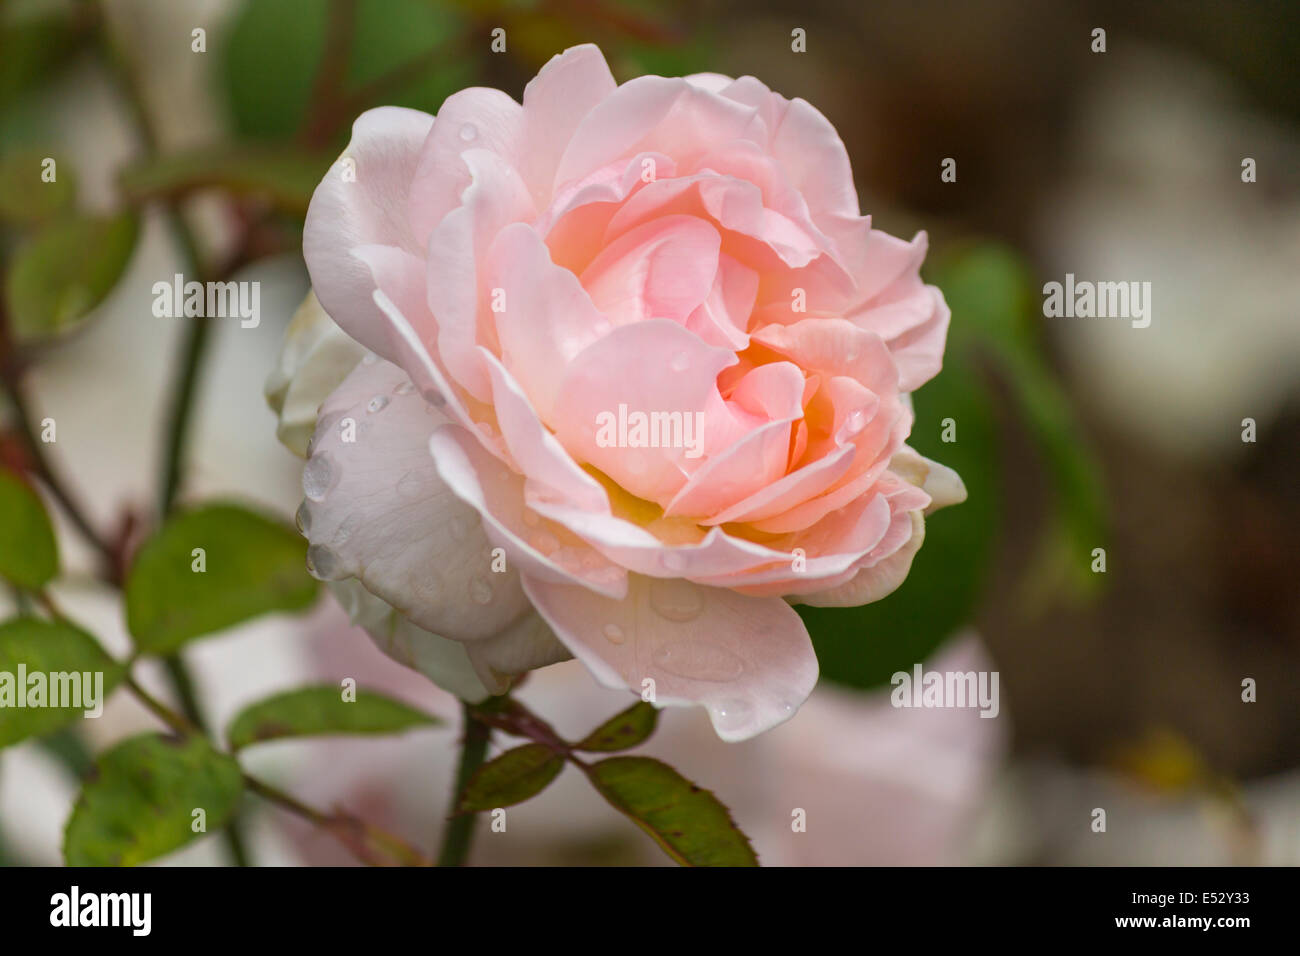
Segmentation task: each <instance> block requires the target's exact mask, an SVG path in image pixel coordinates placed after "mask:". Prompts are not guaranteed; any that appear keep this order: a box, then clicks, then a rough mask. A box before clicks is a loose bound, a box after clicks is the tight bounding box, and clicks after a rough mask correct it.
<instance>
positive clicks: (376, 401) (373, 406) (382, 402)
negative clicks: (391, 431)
mask: <svg viewBox="0 0 1300 956" xmlns="http://www.w3.org/2000/svg"><path fill="white" fill-rule="evenodd" d="M387 406H388V396H387V395H376V396H375V397H374V398H372V399H371V400H370V401H368V402H367V403H366V411H368V412H369V413H370V414H372V415H373V414H374V413H375V412H382V411H383V410H384V409H385V408H386V407H387Z"/></svg>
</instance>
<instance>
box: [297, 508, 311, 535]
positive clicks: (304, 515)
mask: <svg viewBox="0 0 1300 956" xmlns="http://www.w3.org/2000/svg"><path fill="white" fill-rule="evenodd" d="M293 523H294V524H296V525H297V526H298V530H299V531H300V532H302V533H303V534H304V535H306V534H307V533H308V532H309V531H311V509H310V508H308V507H307V502H305V501H304V502H303V503H302V504H300V505H299V506H298V510H297V511H296V512H294V515H293Z"/></svg>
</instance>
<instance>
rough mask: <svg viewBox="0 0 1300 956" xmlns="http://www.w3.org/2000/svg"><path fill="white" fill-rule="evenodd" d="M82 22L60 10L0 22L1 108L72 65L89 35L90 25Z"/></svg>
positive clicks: (83, 19) (84, 21)
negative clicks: (0, 52)
mask: <svg viewBox="0 0 1300 956" xmlns="http://www.w3.org/2000/svg"><path fill="white" fill-rule="evenodd" d="M3 12H5V13H8V11H3ZM81 19H82V21H83V22H78V20H77V19H74V17H71V16H68V15H66V13H65V12H63V11H59V12H56V13H51V14H48V15H29V16H13V17H7V18H5V19H4V20H3V22H0V51H3V55H0V107H9V106H10V105H11V103H12V102H13V101H15V100H17V99H18V98H19V96H20V95H21V94H22V93H24V92H26V91H27V90H28V89H29V88H30V87H32V86H35V85H37V84H39V83H48V82H49V80H50V74H51V73H53V72H54V71H55V70H57V69H59V68H61V67H63V66H65V65H66V64H68V63H70V62H72V60H73V59H74V56H73V54H74V53H76V51H77V49H78V47H79V46H80V45H81V44H83V43H84V42H85V41H86V40H88V39H89V38H90V35H91V30H89V29H88V27H89V26H90V23H89V22H87V21H86V18H84V17H83V18H81Z"/></svg>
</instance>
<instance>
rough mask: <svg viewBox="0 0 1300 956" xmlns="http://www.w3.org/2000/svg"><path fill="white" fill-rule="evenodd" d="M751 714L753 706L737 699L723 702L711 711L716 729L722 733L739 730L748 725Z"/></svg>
mask: <svg viewBox="0 0 1300 956" xmlns="http://www.w3.org/2000/svg"><path fill="white" fill-rule="evenodd" d="M753 713H754V708H753V705H751V704H750V703H749V701H747V700H741V699H739V698H733V699H730V700H724V701H722V702H721V703H719V704H718V705H717V706H716V707H715V708H714V709H713V714H714V716H715V717H716V718H717V724H718V728H719V729H720V730H724V731H728V730H740V729H741V728H742V727H744V726H745V725H746V724H747V723H749V720H750V717H751V715H752V714H753Z"/></svg>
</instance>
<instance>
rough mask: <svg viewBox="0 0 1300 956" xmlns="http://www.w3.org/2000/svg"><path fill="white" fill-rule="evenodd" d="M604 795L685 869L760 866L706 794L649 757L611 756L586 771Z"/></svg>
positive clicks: (718, 805) (714, 799) (727, 814)
mask: <svg viewBox="0 0 1300 956" xmlns="http://www.w3.org/2000/svg"><path fill="white" fill-rule="evenodd" d="M585 769H586V773H587V777H588V778H589V779H590V780H591V782H592V785H593V786H595V788H596V790H597V791H599V793H600V795H601V796H602V797H604V798H605V799H606V800H608V801H609V802H610V804H612V805H613V806H614V808H615V809H617V810H618V811H619V812H620V813H623V814H625V815H626V816H627V817H628V818H629V819H631V820H632V822H633V823H635V824H636V825H637V826H639V827H640V828H641V829H642V830H644V831H645V832H646V833H648V834H650V836H651V837H653V838H654V841H655V842H656V843H658V844H659V846H660V847H662V848H663V850H664V852H665V853H667V854H668V855H669V856H670V857H672V858H673V859H674V860H676V861H677V862H678V863H680V864H681V865H683V866H757V865H758V857H757V856H756V855H755V854H754V849H753V847H751V846H750V845H749V838H748V837H746V836H745V834H743V833H741V832H740V829H739V828H738V827H737V826H736V824H735V822H734V821H733V820H732V819H731V814H730V812H728V810H727V808H726V807H725V806H723V805H722V803H721V802H720V801H719V800H718V798H717V797H715V796H714V795H713V794H712V793H710V792H709V791H708V790H704V789H701V788H700V787H697V786H696V785H695V784H693V783H691V782H690V781H689V780H687V779H686V778H685V777H683V776H682V775H681V774H679V773H678V772H677V771H676V770H674V769H673V768H672V767H670V766H668V765H667V764H665V763H662V762H660V761H658V760H653V759H651V758H649V757H608V758H606V759H605V760H602V761H600V762H599V763H595V764H592V765H591V766H589V767H587V768H585Z"/></svg>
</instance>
